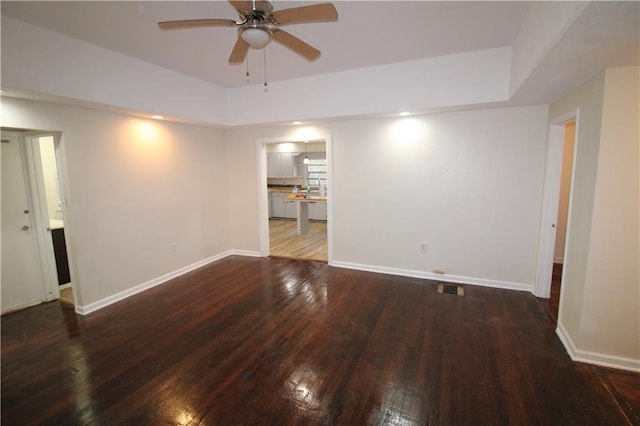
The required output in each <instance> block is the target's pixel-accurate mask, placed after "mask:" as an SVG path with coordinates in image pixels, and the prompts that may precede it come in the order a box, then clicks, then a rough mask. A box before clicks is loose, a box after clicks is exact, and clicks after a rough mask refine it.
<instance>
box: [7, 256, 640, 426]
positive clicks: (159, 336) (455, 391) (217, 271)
mask: <svg viewBox="0 0 640 426" xmlns="http://www.w3.org/2000/svg"><path fill="white" fill-rule="evenodd" d="M1 355H2V367H1V368H2V389H1V391H2V396H1V398H2V406H1V408H2V424H3V425H23V424H55V425H65V424H73V425H76V424H99V425H112V424H113V425H128V424H131V425H138V424H149V425H161V424H175V425H178V424H179V425H212V424H216V425H218V424H220V425H228V424H278V425H285V424H335V425H362V424H374V425H387V424H393V425H412V424H442V425H471V424H474V425H479V424H490V425H502V424H504V425H507V424H508V425H525V424H544V425H569V424H578V425H624V424H633V423H634V422H637V419H638V418H637V417H635V418H634V417H632V416H633V415H637V414H638V412H637V411H635V410H636V409H637V408H638V407H635V408H634V407H633V403H631V405H628V406H624V407H623V405H624V404H623V403H624V401H625V399H624V398H625V396H624V395H625V394H626V395H632V396H633V394H634V392H637V386H636V387H635V391H634V386H635V385H634V383H636V384H637V383H638V377H639V375H637V374H631V373H625V372H619V371H616V370H609V373H610V374H611V375H619V376H620V377H619V378H618V380H617V382H618V383H622V385H621V386H620V387H619V389H621V390H620V392H618V389H613V390H612V389H611V388H609V387H607V383H605V382H603V380H602V377H603V375H602V374H599V373H598V372H599V371H600V369H598V368H597V367H594V366H590V365H585V364H578V363H574V362H572V361H571V360H570V359H569V357H568V355H567V354H566V352H565V350H564V348H563V346H562V345H561V343H560V342H559V340H558V338H557V337H556V335H555V333H554V325H553V324H552V322H551V321H550V320H549V317H548V315H547V313H546V312H545V310H544V309H542V308H541V304H540V303H539V301H538V300H536V298H535V297H534V296H533V295H531V294H527V293H522V292H515V291H507V290H497V289H489V288H482V287H476V286H465V295H464V296H457V295H452V294H447V293H438V292H437V291H436V283H435V282H431V281H426V280H420V279H413V278H403V277H396V276H389V275H380V274H373V273H367V272H358V271H352V270H345V269H339V268H332V267H329V266H327V265H326V264H324V263H315V262H308V261H296V260H288V259H277V258H245V257H229V258H226V259H223V260H221V261H218V262H216V263H213V264H211V265H208V266H206V267H204V268H201V269H199V270H197V271H193V272H191V273H189V274H186V275H184V276H182V277H180V278H177V279H175V280H173V281H171V282H170V283H167V284H164V285H162V286H159V287H156V288H153V289H151V290H148V291H146V292H144V293H141V294H138V295H135V296H132V297H130V298H128V299H126V300H124V301H122V302H119V303H117V304H114V305H112V306H109V307H107V308H104V309H102V310H100V311H98V312H96V313H94V314H90V315H88V316H84V317H83V316H78V315H76V314H75V313H74V312H73V310H71V309H70V308H69V307H68V306H67V305H65V304H61V303H59V302H52V303H49V304H44V305H40V306H37V307H34V308H30V309H27V310H24V311H21V312H17V313H14V314H11V315H7V316H4V317H2V352H1ZM625 381H627V382H628V383H627V384H628V386H627V387H628V389H627V390H625V389H624V388H625V385H624V383H625ZM629 389H630V391H629ZM629 392H630V393H629ZM616 393H617V394H616ZM621 401H623V403H621Z"/></svg>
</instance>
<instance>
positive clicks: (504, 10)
mask: <svg viewBox="0 0 640 426" xmlns="http://www.w3.org/2000/svg"><path fill="white" fill-rule="evenodd" d="M320 2H321V1H320ZM314 3H318V2H315V1H314V2H304V1H274V2H273V6H274V10H280V9H286V8H290V7H296V6H300V5H305V4H314ZM333 3H334V4H335V6H336V8H337V10H338V14H339V20H338V22H335V23H310V24H298V25H290V26H287V27H284V29H286V30H287V31H289V32H291V33H292V34H294V35H296V36H297V37H299V38H301V39H303V40H304V41H306V42H308V43H310V44H312V45H314V46H315V47H317V48H318V49H320V50H321V51H322V56H321V57H320V58H319V59H318V60H317V61H315V62H307V61H306V60H305V59H303V58H302V57H300V56H298V55H297V54H295V53H293V52H291V51H289V50H287V49H285V48H284V47H282V46H280V45H278V44H277V43H271V44H270V45H269V46H268V47H267V49H266V56H267V78H268V80H269V81H270V82H274V81H281V80H288V79H292V78H298V77H306V76H311V75H317V74H326V73H331V72H337V71H344V70H350V69H357V68H362V67H369V66H374V65H381V64H389V63H394V62H401V61H408V60H415V59H423V58H429V57H436V56H442V55H447V54H453V53H461V52H468V51H474V50H480V49H489V48H494V47H501V46H509V45H511V44H512V43H513V41H514V39H515V37H516V35H517V33H518V30H519V28H520V26H521V24H522V22H523V19H524V17H525V15H526V13H527V11H528V9H529V7H530V2H481V1H470V2H457V1H454V2H451V1H444V2H434V1H409V2H404V1H374V2H370V1H334V2H333ZM1 7H2V14H3V15H8V16H11V17H13V18H16V19H19V20H21V21H24V22H27V23H31V24H34V25H37V26H40V27H43V28H47V29H49V30H52V31H55V32H58V33H62V34H64V35H67V36H70V37H73V38H76V39H80V40H83V41H87V42H89V43H92V44H95V45H98V46H101V47H104V48H107V49H111V50H114V51H117V52H120V53H123V54H126V55H129V56H132V57H135V58H138V59H141V60H144V61H147V62H150V63H153V64H156V65H160V66H162V67H165V68H169V69H172V70H175V71H179V72H181V73H184V74H187V75H190V76H193V77H196V78H198V79H201V80H205V81H208V82H212V83H215V84H218V85H220V86H223V87H238V86H242V85H246V84H247V77H246V75H245V73H246V66H245V65H235V66H232V65H229V64H228V63H227V59H228V57H229V54H230V52H231V48H232V47H233V44H234V42H235V39H236V31H235V29H234V28H201V29H190V30H176V31H161V30H159V29H158V26H157V22H158V21H166V20H177V19H193V18H227V19H236V20H237V19H238V17H237V13H236V12H235V10H234V9H233V8H232V7H231V6H230V5H229V3H227V2H226V1H196V2H185V1H179V2H175V1H165V2H157V1H135V2H134V1H124V2H97V1H74V2H57V1H56V2H50V1H44V2H31V1H19V2H11V1H2V3H1ZM263 67H264V65H263V53H262V51H253V50H251V51H250V52H249V70H250V74H251V83H252V84H256V83H260V82H261V81H262V79H263V78H264V72H263Z"/></svg>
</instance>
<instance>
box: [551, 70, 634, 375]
mask: <svg viewBox="0 0 640 426" xmlns="http://www.w3.org/2000/svg"><path fill="white" fill-rule="evenodd" d="M639 71H640V70H639V69H638V67H631V68H620V69H609V70H607V71H606V73H605V74H604V75H601V76H599V77H597V78H595V79H593V80H592V81H590V82H588V83H587V84H585V85H583V86H581V87H580V88H578V89H576V90H575V91H573V92H571V93H569V94H568V95H566V96H565V97H563V98H562V99H560V100H559V101H558V102H556V103H554V104H553V105H552V106H551V108H550V119H554V118H556V117H560V116H562V115H563V114H565V113H567V112H569V111H571V110H574V109H576V108H579V110H580V114H579V118H578V123H577V127H576V131H577V142H576V147H575V149H576V160H575V174H574V187H573V195H572V205H571V210H570V215H569V230H568V239H567V250H566V254H567V257H566V258H565V271H564V274H565V278H564V281H563V289H562V296H561V306H560V315H559V320H558V333H559V335H560V337H561V339H562V340H563V342H564V343H565V346H566V347H567V350H568V352H569V354H570V355H571V356H572V358H573V359H576V360H582V361H586V362H592V363H596V364H603V365H612V366H616V367H621V368H627V369H632V370H640V330H639V324H640V317H639V315H640V314H639V312H640V295H639V289H638V286H639V283H640V272H639V271H640V266H639V258H640V251H639V249H638V235H639V232H640V231H639V225H638V222H639V220H640V217H639V216H640V213H639V208H638V203H639V201H638V200H639V198H640V197H639V195H638V193H639V191H640V190H639V188H638V186H639V185H638V170H639V162H640V161H639V158H638V157H639V152H638V145H639V135H638V125H639V124H638V117H639V116H640V114H639V113H640V111H639V110H638V101H639V93H638V90H639V89H638V73H639Z"/></svg>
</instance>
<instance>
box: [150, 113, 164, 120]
mask: <svg viewBox="0 0 640 426" xmlns="http://www.w3.org/2000/svg"><path fill="white" fill-rule="evenodd" d="M151 118H153V119H154V120H164V115H158V114H156V115H152V116H151Z"/></svg>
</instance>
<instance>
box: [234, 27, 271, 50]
mask: <svg viewBox="0 0 640 426" xmlns="http://www.w3.org/2000/svg"><path fill="white" fill-rule="evenodd" d="M240 31H241V33H240V37H242V39H243V40H244V41H246V42H247V44H248V45H249V47H251V48H252V49H262V48H263V47H265V46H266V45H267V44H269V42H270V41H271V31H270V30H269V29H268V28H266V27H259V26H253V27H246V28H243V29H241V30H240Z"/></svg>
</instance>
